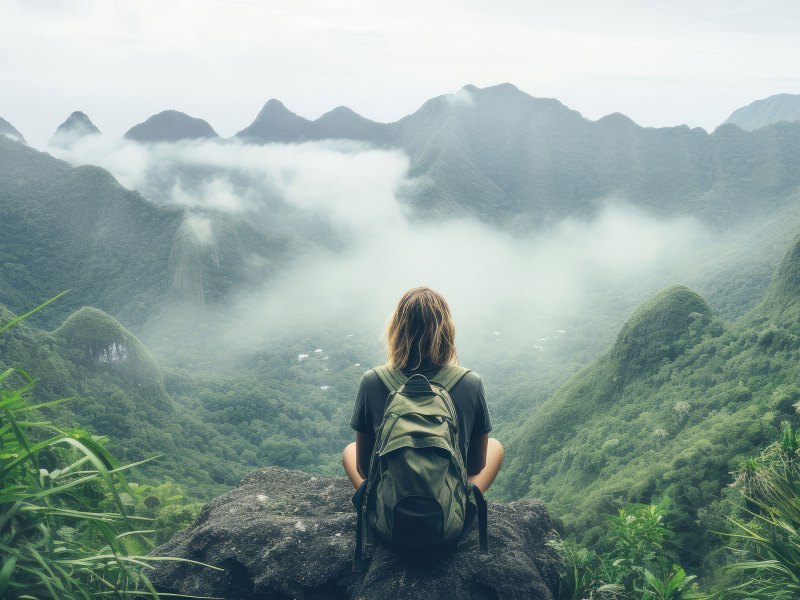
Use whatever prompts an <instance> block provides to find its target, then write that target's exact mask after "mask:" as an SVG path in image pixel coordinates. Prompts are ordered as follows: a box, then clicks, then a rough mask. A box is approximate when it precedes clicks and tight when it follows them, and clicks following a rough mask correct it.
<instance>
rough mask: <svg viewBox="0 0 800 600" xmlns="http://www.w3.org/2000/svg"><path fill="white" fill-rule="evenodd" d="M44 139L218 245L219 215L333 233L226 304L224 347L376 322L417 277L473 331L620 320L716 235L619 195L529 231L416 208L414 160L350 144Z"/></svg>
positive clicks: (513, 331)
mask: <svg viewBox="0 0 800 600" xmlns="http://www.w3.org/2000/svg"><path fill="white" fill-rule="evenodd" d="M52 151H53V152H60V153H61V155H62V156H64V157H65V158H67V159H69V160H70V161H71V162H73V163H75V164H83V163H97V164H100V165H101V166H104V167H106V168H108V169H109V170H110V171H112V173H114V174H115V175H116V176H117V177H118V178H119V179H120V181H122V182H123V183H124V184H125V185H127V186H129V187H133V188H138V189H140V190H143V191H144V192H145V193H146V194H147V195H150V196H151V197H153V196H158V197H159V199H160V201H161V202H164V203H166V204H170V203H171V204H177V205H181V206H184V207H188V208H189V209H190V210H189V215H190V216H189V218H188V219H187V221H186V223H185V224H184V226H185V227H186V228H187V231H190V232H191V233H192V235H194V237H195V238H196V239H197V240H198V242H199V243H200V244H201V245H208V244H211V243H213V241H214V233H213V214H214V212H215V211H222V212H225V213H227V214H230V215H232V216H234V217H235V218H240V219H243V220H245V221H247V222H249V223H251V224H256V225H260V226H262V227H265V228H268V229H276V228H277V229H280V228H284V229H285V230H286V231H290V232H291V233H292V234H298V233H299V234H301V235H304V236H306V237H308V236H309V235H312V236H313V235H316V233H311V232H312V231H314V232H316V231H318V230H317V229H304V228H305V227H306V226H307V223H308V222H309V220H314V219H316V220H319V219H322V220H323V221H324V222H326V223H327V224H328V227H330V228H332V229H333V231H334V232H335V233H336V235H337V236H338V239H340V240H342V244H343V245H342V247H341V248H340V250H337V251H330V250H321V249H320V248H318V247H315V248H313V249H311V250H310V251H309V253H308V254H307V255H301V256H297V257H296V259H295V260H294V262H293V263H291V264H290V265H289V267H288V268H287V269H285V270H284V271H283V272H282V273H278V274H277V275H276V276H275V277H274V278H273V279H271V280H270V281H269V282H268V283H267V284H265V285H264V287H263V289H260V290H253V289H249V290H247V291H246V292H244V291H242V292H241V293H239V294H234V296H233V298H232V299H230V300H229V301H228V302H227V303H226V306H225V310H224V315H221V316H217V317H215V320H221V322H223V323H225V326H224V327H222V331H224V332H225V333H224V336H223V337H224V338H225V339H224V340H220V341H219V342H220V343H215V344H214V345H215V347H220V348H227V352H228V353H229V354H235V353H236V352H239V351H241V350H242V349H247V351H252V350H253V349H256V348H258V347H260V346H263V345H268V344H269V343H270V341H271V340H274V339H276V338H277V337H281V336H283V335H287V334H291V332H292V331H293V330H294V329H295V328H304V329H308V328H311V329H314V328H319V329H323V330H325V329H329V328H336V327H344V326H349V324H351V325H352V326H353V327H354V328H357V329H359V330H361V331H373V332H377V331H379V330H380V329H381V327H382V324H383V322H384V319H385V318H386V316H387V314H388V312H389V311H390V310H391V308H392V307H393V306H394V303H395V302H396V300H397V298H399V297H400V295H401V294H402V293H403V292H404V291H405V290H407V289H409V288H411V287H415V286H418V285H429V286H431V287H433V288H435V289H438V290H439V291H441V292H442V293H443V294H444V295H445V296H446V297H447V298H448V300H449V301H450V303H451V306H452V308H453V311H454V313H455V315H456V317H457V319H458V320H459V323H460V324H461V327H460V330H461V332H462V335H465V336H466V337H470V336H472V335H476V334H477V332H479V331H481V330H484V329H489V330H499V331H504V332H507V333H504V335H503V339H505V340H509V341H510V340H512V339H513V338H514V337H515V335H516V336H517V337H518V338H523V339H524V337H525V336H529V335H530V334H531V332H533V331H535V330H536V328H537V326H538V324H539V320H540V319H542V318H544V319H545V321H546V323H547V324H548V326H551V325H553V324H558V328H565V327H566V328H569V327H570V326H571V325H572V324H573V323H574V322H575V319H576V318H578V317H579V316H580V315H583V314H586V313H587V312H594V313H596V315H597V316H598V317H599V318H600V319H601V320H602V318H603V315H608V314H613V315H614V318H617V317H619V315H620V314H621V312H622V313H624V311H626V310H630V309H631V308H632V307H633V306H635V304H637V303H638V302H641V301H642V300H643V299H644V298H646V297H647V296H648V295H649V294H650V293H652V292H653V291H654V290H655V289H657V288H658V287H660V286H661V285H665V284H668V283H673V282H674V280H673V278H674V277H675V274H676V273H679V272H682V271H684V272H685V269H686V268H687V266H689V265H691V264H692V261H693V260H694V257H695V256H696V255H697V254H698V253H701V252H702V251H703V250H704V249H707V248H709V247H710V245H711V244H712V243H713V236H710V235H709V233H708V232H707V231H706V230H705V229H704V227H702V226H701V225H700V224H698V223H697V222H696V221H695V220H693V219H690V218H681V219H672V220H666V221H664V220H657V219H655V218H653V217H651V216H648V215H646V214H644V213H642V212H640V211H639V210H637V209H635V208H633V207H632V206H631V205H630V204H629V203H626V202H625V200H624V199H615V198H608V199H607V201H606V203H605V208H604V209H603V210H602V211H601V212H600V213H599V214H598V215H597V216H595V217H593V218H590V219H588V218H587V219H584V220H579V219H567V220H564V221H562V222H560V223H558V224H557V225H556V226H554V227H552V228H550V229H548V230H543V231H538V232H536V233H533V234H530V235H529V236H527V237H520V236H515V235H512V234H510V233H507V232H504V231H501V230H499V229H496V228H493V227H490V226H487V225H485V224H482V223H480V222H478V221H476V220H473V219H469V218H461V217H459V216H458V215H453V218H452V219H450V220H447V221H445V220H438V219H437V220H419V219H410V218H409V215H408V213H407V210H406V207H405V205H404V204H403V203H402V201H401V200H399V197H400V196H401V195H402V194H403V193H407V192H408V191H409V190H413V186H414V185H415V181H414V180H413V179H410V178H409V176H408V168H409V163H408V159H407V157H406V156H405V155H404V154H402V153H401V152H399V151H387V150H376V149H373V148H370V147H367V146H365V145H362V144H358V143H353V142H347V141H328V142H308V143H303V144H288V145H287V144H268V145H263V146H262V145H255V144H244V143H239V142H236V143H225V142H219V141H214V140H207V141H191V142H181V143H175V144H167V143H161V144H153V145H147V146H145V145H141V144H138V143H136V142H128V141H124V140H110V139H108V138H107V137H103V136H92V137H89V138H84V139H82V140H80V141H79V142H78V143H77V144H75V145H74V146H73V147H72V148H71V149H69V150H65V149H63V148H55V149H53V150H52ZM287 214H288V215H289V216H288V217H286V215H287ZM282 215H283V216H282ZM292 215H294V216H292ZM298 215H299V216H298ZM323 231H324V230H323ZM528 341H530V340H528ZM223 342H224V343H223Z"/></svg>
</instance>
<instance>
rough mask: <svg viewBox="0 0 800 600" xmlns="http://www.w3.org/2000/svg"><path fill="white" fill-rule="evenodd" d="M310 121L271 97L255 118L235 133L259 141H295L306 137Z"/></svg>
mask: <svg viewBox="0 0 800 600" xmlns="http://www.w3.org/2000/svg"><path fill="white" fill-rule="evenodd" d="M310 123H311V121H309V120H308V119H306V118H303V117H301V116H299V115H296V114H295V113H293V112H292V111H290V110H289V109H288V108H286V106H285V105H284V104H283V102H281V101H280V100H276V99H275V98H271V99H270V100H268V101H267V103H266V104H265V105H264V106H263V108H262V109H261V110H260V111H259V113H258V115H256V118H255V120H254V121H253V122H252V123H251V124H250V125H249V126H248V127H245V128H244V129H242V130H241V131H240V132H239V133H237V134H236V137H238V138H250V139H254V140H256V141H260V142H296V141H301V140H304V139H306V138H307V137H308V131H307V130H308V126H309V125H310Z"/></svg>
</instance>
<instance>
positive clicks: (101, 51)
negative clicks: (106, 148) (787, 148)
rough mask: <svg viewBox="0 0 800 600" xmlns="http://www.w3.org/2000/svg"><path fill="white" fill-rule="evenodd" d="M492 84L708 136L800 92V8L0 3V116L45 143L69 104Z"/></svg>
mask: <svg viewBox="0 0 800 600" xmlns="http://www.w3.org/2000/svg"><path fill="white" fill-rule="evenodd" d="M502 82H511V83H513V84H514V85H516V86H517V87H519V88H520V89H522V90H524V91H526V92H528V93H529V94H531V95H534V96H540V97H551V98H557V99H559V100H560V101H562V102H563V103H564V104H566V105H567V106H569V107H570V108H573V109H575V110H578V111H580V112H581V113H582V114H583V115H584V116H586V117H589V118H591V119H597V118H600V117H601V116H603V115H605V114H608V113H611V112H622V113H624V114H626V115H628V116H629V117H631V118H632V119H633V120H635V121H636V122H637V123H639V124H641V125H646V126H667V125H678V124H682V123H686V124H688V125H690V126H700V127H704V128H706V129H708V130H713V129H714V127H716V126H717V125H718V124H719V123H720V122H722V121H723V120H724V119H725V118H726V117H727V116H728V115H729V114H730V113H731V112H732V111H733V110H735V109H736V108H738V107H740V106H743V105H745V104H749V103H750V102H752V101H753V100H756V99H758V98H763V97H766V96H769V95H772V94H776V93H780V92H789V93H800V2H798V1H797V0H736V1H734V2H732V1H731V0H670V1H661V0H658V1H647V0H638V1H637V0H606V1H603V2H597V1H578V0H561V1H559V2H556V1H555V0H551V1H541V0H527V1H526V0H493V1H491V2H488V1H480V2H479V1H473V0H470V1H462V2H456V1H452V0H404V1H402V2H385V1H381V0H338V1H331V0H328V1H324V0H308V1H305V0H288V1H283V0H263V1H256V0H63V1H59V0H0V117H3V118H5V119H6V120H8V121H9V122H11V123H12V124H13V125H14V126H15V127H17V129H19V130H20V131H21V132H22V134H23V135H25V137H26V138H27V139H28V141H29V142H30V143H32V144H33V145H34V146H39V147H41V146H42V145H44V143H45V142H46V141H47V139H48V138H49V137H50V135H51V134H52V132H53V131H54V129H55V128H56V127H57V126H58V125H59V123H61V122H62V121H63V120H64V119H65V118H66V117H67V115H69V113H70V112H72V111H73V110H82V111H84V112H86V113H87V114H88V115H89V117H90V118H91V119H92V120H93V121H94V123H95V124H96V125H97V126H98V127H99V128H100V129H101V130H102V131H103V132H105V133H108V134H111V135H121V134H123V133H124V132H125V131H126V130H127V129H128V128H130V127H131V126H133V125H135V124H136V123H139V122H141V121H143V120H144V119H146V118H147V117H148V116H150V115H152V114H154V113H156V112H160V111H162V110H165V109H168V108H172V109H176V110H180V111H183V112H186V113H188V114H190V115H192V116H195V117H200V118H203V119H206V120H207V121H208V122H209V123H211V125H212V126H213V127H214V128H215V129H216V130H217V132H218V133H220V135H223V136H229V135H233V134H234V133H236V132H237V131H238V130H240V129H243V128H244V127H246V126H247V125H248V124H250V122H251V121H252V120H253V118H254V117H255V115H256V113H257V112H258V111H259V109H260V108H261V106H262V105H263V104H264V103H265V102H266V101H267V100H268V99H270V98H278V99H280V100H281V101H283V102H284V104H286V105H287V107H288V108H289V109H290V110H293V111H294V112H296V113H298V114H300V115H302V116H305V117H308V118H316V117H318V116H320V115H321V114H323V113H324V112H327V111H328V110H330V109H332V108H334V107H336V106H339V105H346V106H349V107H350V108H352V109H353V110H355V111H356V112H358V113H360V114H362V115H364V116H365V117H368V118H370V119H374V120H377V121H384V122H389V121H395V120H397V119H399V118H401V117H403V116H405V115H406V114H408V113H411V112H413V111H414V110H416V109H417V108H418V107H419V106H420V105H421V104H422V103H423V102H424V101H425V100H427V99H428V98H431V97H433V96H438V95H440V94H444V93H450V92H455V91H456V90H458V89H459V88H461V87H462V86H463V85H465V84H468V83H471V84H474V85H477V86H479V87H484V86H488V85H494V84H497V83H502Z"/></svg>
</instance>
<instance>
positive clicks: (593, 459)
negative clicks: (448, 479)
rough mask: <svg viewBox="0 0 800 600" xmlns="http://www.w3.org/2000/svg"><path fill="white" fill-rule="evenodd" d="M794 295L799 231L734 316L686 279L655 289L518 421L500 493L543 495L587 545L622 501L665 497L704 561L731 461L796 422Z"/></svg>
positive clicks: (683, 538) (688, 557)
mask: <svg viewBox="0 0 800 600" xmlns="http://www.w3.org/2000/svg"><path fill="white" fill-rule="evenodd" d="M798 292H800V241H798V243H797V244H796V245H795V246H794V247H793V248H792V249H791V251H790V252H788V253H787V254H786V256H785V258H784V260H783V261H782V263H781V265H780V267H779V268H778V270H777V272H776V273H775V275H774V277H773V280H772V283H771V285H770V287H769V289H768V290H767V292H766V294H765V296H764V298H763V300H762V302H761V303H760V304H759V305H758V306H756V307H755V308H754V309H753V310H752V311H750V312H749V313H747V314H746V315H744V316H743V317H742V318H740V319H739V320H737V321H735V322H726V321H724V320H722V319H720V318H719V317H718V316H716V315H715V314H714V312H713V311H712V309H711V308H710V307H709V306H708V304H707V303H706V302H705V301H704V300H703V299H702V298H701V297H700V296H698V295H697V294H696V293H694V292H692V291H691V290H689V289H687V288H685V287H682V286H672V287H669V288H667V289H665V290H663V291H661V292H660V293H659V294H657V295H656V296H655V297H653V298H651V299H650V300H648V301H647V302H645V303H644V304H643V305H642V306H640V307H639V308H638V309H637V310H636V311H635V312H634V313H633V315H631V317H630V319H629V320H628V321H627V323H626V324H625V325H624V327H623V328H622V330H621V331H620V333H619V335H618V337H617V340H616V342H615V343H614V345H613V346H612V347H611V348H610V349H609V350H608V351H607V352H606V353H604V354H603V355H602V356H601V357H599V358H598V359H597V360H595V361H594V362H593V363H592V364H591V365H589V366H588V367H586V368H585V369H582V370H581V371H580V372H579V373H577V374H576V375H574V376H573V377H572V378H571V379H570V380H569V381H568V382H567V383H566V384H565V385H564V386H562V387H561V388H560V389H559V390H558V392H556V393H555V394H554V395H553V397H552V398H550V399H549V400H548V401H547V402H546V403H545V404H544V405H543V406H542V407H541V408H540V409H539V410H537V411H536V412H535V413H534V414H533V415H531V416H530V417H529V418H528V420H527V422H526V423H525V424H524V425H523V426H522V427H521V428H520V431H519V433H518V434H517V435H516V436H515V437H514V438H513V440H512V441H511V442H510V444H509V456H510V457H511V460H510V462H509V464H508V465H507V467H506V469H505V472H504V473H503V479H502V482H503V489H504V490H505V493H506V494H507V495H508V496H511V497H518V496H524V495H534V496H539V497H542V498H544V499H545V500H546V502H547V504H548V506H549V507H550V508H551V510H553V512H554V513H555V514H557V515H559V516H560V517H561V518H563V520H564V522H565V524H566V526H567V528H568V530H569V531H570V532H571V533H572V534H573V535H575V536H576V537H578V538H579V539H581V540H584V541H585V542H586V543H589V544H598V543H599V544H602V539H603V537H604V536H605V535H606V525H605V519H606V516H607V515H608V514H611V513H613V512H615V511H616V510H617V509H618V508H620V507H623V506H625V505H628V504H630V503H645V504H648V503H657V502H664V503H665V504H666V505H667V506H668V507H669V518H670V520H671V522H672V524H673V526H674V527H675V528H676V530H677V531H678V533H679V536H680V541H679V543H678V548H679V551H680V554H681V557H682V560H683V561H684V564H690V565H693V566H694V567H695V568H700V566H701V565H703V568H706V569H708V568H711V567H713V566H714V565H715V562H714V559H713V558H709V556H710V554H711V553H712V550H713V549H714V548H717V547H718V546H719V545H720V544H721V539H720V538H719V536H718V535H716V534H715V533H713V532H714V531H719V530H720V521H719V519H720V518H721V514H723V513H724V512H725V510H726V507H725V506H724V503H723V506H720V503H721V502H722V495H723V491H724V490H725V489H726V487H727V486H728V485H729V484H730V483H731V481H732V478H731V472H733V471H735V470H736V469H737V468H738V467H739V466H740V464H741V463H742V461H743V460H744V459H746V458H749V457H751V456H755V455H757V453H758V449H759V448H761V447H763V446H765V445H767V443H768V442H770V441H771V440H773V439H775V438H776V436H777V435H778V431H779V425H780V423H781V422H782V421H789V422H792V423H797V422H798V416H797V412H798V402H799V401H800V366H798V352H799V351H800V341H799V340H800V310H798V306H800V305H799V304H798ZM722 523H723V524H724V520H723V521H722ZM704 561H708V562H705V563H704Z"/></svg>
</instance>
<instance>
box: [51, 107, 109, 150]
mask: <svg viewBox="0 0 800 600" xmlns="http://www.w3.org/2000/svg"><path fill="white" fill-rule="evenodd" d="M99 134H100V130H99V129H98V128H97V127H96V126H95V124H94V123H92V121H91V119H90V118H89V117H88V116H87V115H86V113H83V112H81V111H79V110H76V111H75V112H73V113H72V114H71V115H70V116H69V117H67V120H66V121H64V122H63V123H62V124H61V125H59V126H58V128H57V129H56V131H55V133H54V134H53V137H52V138H50V145H52V146H68V145H69V144H70V143H71V142H73V141H74V140H75V139H77V138H81V137H84V136H87V135H99Z"/></svg>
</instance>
